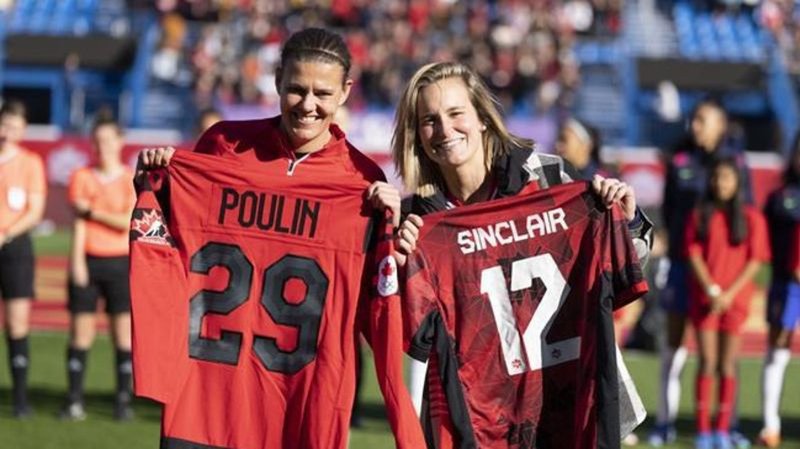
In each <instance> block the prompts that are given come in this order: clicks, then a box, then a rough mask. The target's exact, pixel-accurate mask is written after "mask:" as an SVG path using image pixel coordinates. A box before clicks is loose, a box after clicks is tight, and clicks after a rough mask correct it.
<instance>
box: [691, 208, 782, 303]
mask: <svg viewBox="0 0 800 449" xmlns="http://www.w3.org/2000/svg"><path fill="white" fill-rule="evenodd" d="M744 214H745V220H746V223H747V239H746V240H745V241H744V242H742V243H741V244H739V245H732V244H731V242H730V226H729V225H728V220H727V219H726V218H725V214H723V213H722V212H721V211H714V213H713V214H712V215H711V218H710V219H709V222H708V238H706V239H705V241H702V240H700V238H699V236H698V235H697V227H698V220H699V216H698V213H697V212H695V213H694V214H692V217H691V218H690V219H689V222H688V223H687V224H686V238H685V239H684V241H685V242H686V255H687V256H692V255H699V256H701V257H702V258H703V260H704V261H705V263H706V266H707V267H708V272H709V274H710V275H711V279H713V280H714V282H716V283H717V284H719V286H720V287H721V288H722V290H726V289H727V288H729V287H730V286H731V284H733V282H734V281H735V280H736V278H737V277H739V275H740V274H741V273H742V271H743V270H744V268H745V266H746V265H747V263H748V262H749V261H750V260H753V259H755V260H758V261H761V262H768V261H769V259H770V249H769V240H768V238H767V224H766V221H765V220H764V216H763V215H762V214H761V212H759V211H758V209H756V208H754V207H752V206H745V208H744ZM690 279H691V280H690V284H689V285H690V290H689V292H690V293H689V294H690V300H691V304H692V306H691V308H692V309H694V310H695V312H697V313H699V311H698V308H707V305H708V304H709V300H708V298H707V297H706V294H705V291H704V290H703V288H702V287H701V286H700V284H699V283H698V281H697V278H696V277H695V276H690ZM754 288H755V285H754V284H753V283H752V282H749V283H748V284H747V286H745V287H744V288H742V289H741V290H739V293H738V294H737V295H736V297H735V298H734V300H733V303H732V307H733V308H738V309H743V310H747V309H748V308H749V304H750V299H751V298H752V297H753V289H754Z"/></svg>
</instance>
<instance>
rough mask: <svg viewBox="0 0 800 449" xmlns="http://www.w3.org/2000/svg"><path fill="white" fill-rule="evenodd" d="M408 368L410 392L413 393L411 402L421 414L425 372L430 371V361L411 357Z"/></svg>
mask: <svg viewBox="0 0 800 449" xmlns="http://www.w3.org/2000/svg"><path fill="white" fill-rule="evenodd" d="M408 368H409V370H408V393H409V394H410V395H411V402H412V403H413V404H414V409H415V410H416V411H417V416H419V413H420V409H421V408H422V393H423V391H424V390H425V373H426V372H427V371H428V363H427V362H420V361H419V360H416V359H411V363H410V364H409V367H408Z"/></svg>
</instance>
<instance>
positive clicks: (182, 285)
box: [131, 152, 411, 449]
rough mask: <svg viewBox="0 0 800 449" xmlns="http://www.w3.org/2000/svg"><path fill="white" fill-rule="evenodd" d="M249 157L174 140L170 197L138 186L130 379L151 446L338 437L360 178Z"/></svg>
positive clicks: (348, 389)
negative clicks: (177, 145)
mask: <svg viewBox="0 0 800 449" xmlns="http://www.w3.org/2000/svg"><path fill="white" fill-rule="evenodd" d="M275 165H278V164H275ZM257 167H258V169H257V170H251V169H248V168H246V167H245V165H244V164H242V163H241V162H239V161H237V160H235V159H223V158H219V157H215V156H207V155H199V154H192V153H182V152H179V153H177V154H176V155H175V157H174V158H173V159H172V161H171V163H170V166H169V168H168V171H167V175H168V182H167V183H165V186H166V191H167V193H168V195H167V196H168V197H166V198H162V197H159V199H160V202H159V201H156V196H155V195H154V193H153V192H147V191H145V192H142V193H141V194H140V197H139V201H138V203H137V209H136V210H135V212H134V217H133V220H132V228H131V240H132V243H131V247H132V249H131V289H132V308H133V310H132V312H133V339H134V348H133V349H134V371H135V373H134V374H135V386H136V392H137V394H139V395H142V396H146V397H150V398H152V399H155V400H157V401H160V402H162V403H163V404H164V411H163V417H162V447H166V448H184V447H192V448H195V447H198V448H206V447H214V448H217V447H221V448H237V449H261V448H270V449H272V448H304V449H305V448H308V449H316V448H320V449H322V448H325V449H328V448H334V449H336V448H344V447H346V445H347V432H348V426H349V420H350V412H351V408H352V404H353V395H354V388H355V361H356V357H355V350H356V342H357V337H358V336H357V330H358V326H357V323H356V319H357V318H356V316H357V311H358V309H359V304H358V298H359V294H360V290H361V285H362V280H361V279H362V271H363V268H364V266H365V260H366V259H367V258H368V252H367V247H366V245H365V243H366V241H367V240H368V239H367V236H368V235H369V234H370V230H369V228H370V215H371V213H372V211H371V209H370V208H369V206H367V205H365V202H364V201H363V192H364V190H365V189H366V187H367V186H368V185H369V183H370V182H371V181H370V180H366V179H359V178H357V177H354V176H347V177H344V176H338V177H337V176H336V175H328V176H326V177H325V179H324V182H321V179H320V176H319V173H313V172H311V171H306V172H304V173H300V172H296V173H295V174H294V176H291V177H289V176H286V174H285V166H284V165H283V164H279V166H278V167H277V168H276V170H275V173H271V172H270V167H272V165H270V164H262V165H260V166H257ZM162 193H164V192H162ZM376 321H377V322H380V320H378V319H376ZM396 356H399V354H396ZM408 409H409V410H410V409H411V407H410V403H409V405H408Z"/></svg>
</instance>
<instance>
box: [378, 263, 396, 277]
mask: <svg viewBox="0 0 800 449" xmlns="http://www.w3.org/2000/svg"><path fill="white" fill-rule="evenodd" d="M392 273H394V267H393V266H392V264H391V263H389V261H388V260H387V261H386V263H384V264H383V266H382V267H381V274H382V275H384V276H385V277H389V276H391V275H392Z"/></svg>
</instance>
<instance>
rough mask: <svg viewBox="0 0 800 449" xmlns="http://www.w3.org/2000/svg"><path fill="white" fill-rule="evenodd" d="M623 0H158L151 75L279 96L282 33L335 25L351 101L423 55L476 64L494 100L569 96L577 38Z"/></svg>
mask: <svg viewBox="0 0 800 449" xmlns="http://www.w3.org/2000/svg"><path fill="white" fill-rule="evenodd" d="M621 2H622V0H589V1H587V0H573V1H566V2H565V1H560V0H496V1H487V0H472V1H454V0H377V1H367V0H319V1H312V0H307V1H303V0H289V1H273V0H238V1H234V0H229V1H211V0H206V1H197V0H195V1H192V2H189V1H176V0H162V1H156V7H157V8H158V10H159V12H160V25H161V37H160V41H159V43H158V45H157V49H156V50H155V54H154V57H153V62H152V65H151V74H152V77H153V79H154V81H155V82H156V83H167V84H174V85H179V86H183V87H187V88H191V89H192V91H193V93H194V96H195V101H196V103H197V105H198V107H200V108H204V107H209V106H211V105H221V104H231V103H245V104H261V105H266V106H271V105H274V104H276V102H277V93H276V91H275V82H274V80H275V68H276V67H275V65H276V62H277V61H278V58H279V48H280V44H281V41H282V40H283V39H284V38H285V37H286V36H288V35H289V34H291V33H292V32H294V31H297V30H299V29H301V28H303V27H308V26H326V27H333V28H334V29H336V30H337V31H338V32H340V33H341V34H342V35H343V36H344V37H345V39H346V41H347V44H348V46H349V48H350V51H351V52H352V54H353V71H352V74H351V76H352V77H353V78H354V79H355V80H356V83H355V89H354V90H353V93H352V94H351V97H350V100H349V102H348V104H349V105H350V107H351V108H352V109H356V110H359V109H364V108H376V109H380V108H390V107H392V105H394V104H396V102H397V99H398V97H399V95H400V93H401V87H402V86H403V82H404V80H406V79H407V78H408V77H409V76H410V74H411V73H412V72H413V71H414V70H415V69H416V68H417V67H419V66H421V65H423V64H425V63H428V62H433V61H442V60H461V61H464V62H467V63H469V64H470V65H471V66H472V67H474V68H475V69H476V70H477V71H478V72H479V73H480V75H481V76H483V78H484V79H485V80H486V82H487V83H488V84H489V85H490V87H491V88H492V90H493V91H494V92H495V93H497V95H498V97H499V99H500V101H501V103H502V105H503V107H504V108H505V109H506V110H507V111H508V110H521V111H525V112H535V111H538V112H541V111H548V110H550V109H551V108H554V107H569V106H570V105H571V104H572V102H573V101H574V93H575V90H576V89H577V87H578V85H579V83H580V77H579V71H578V63H577V61H576V59H575V57H574V54H573V51H572V49H573V46H574V43H575V42H576V40H577V39H580V38H581V37H582V36H586V35H590V36H593V37H600V38H602V37H605V36H608V37H613V36H615V35H616V34H617V33H618V32H619V27H620V9H621Z"/></svg>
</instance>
